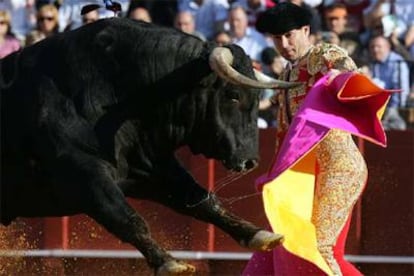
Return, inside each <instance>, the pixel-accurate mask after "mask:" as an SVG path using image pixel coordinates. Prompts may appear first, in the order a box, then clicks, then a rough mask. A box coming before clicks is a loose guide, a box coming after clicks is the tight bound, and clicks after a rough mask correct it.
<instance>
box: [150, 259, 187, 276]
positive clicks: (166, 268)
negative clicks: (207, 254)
mask: <svg viewBox="0 0 414 276" xmlns="http://www.w3.org/2000/svg"><path fill="white" fill-rule="evenodd" d="M194 274H195V267H194V266H192V265H189V264H187V263H184V262H180V261H176V260H172V261H168V262H166V263H165V264H163V265H162V266H161V267H159V268H158V269H157V271H156V273H155V275H157V276H170V275H171V276H172V275H174V276H180V275H182V276H187V275H194Z"/></svg>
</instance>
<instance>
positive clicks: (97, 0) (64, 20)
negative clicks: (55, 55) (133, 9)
mask: <svg viewBox="0 0 414 276" xmlns="http://www.w3.org/2000/svg"><path fill="white" fill-rule="evenodd" d="M116 2H118V3H120V4H121V8H122V11H126V10H127V8H128V6H129V0H116ZM90 4H99V5H103V4H104V1H102V0H64V1H63V3H62V5H61V6H60V8H59V27H60V31H67V30H71V29H74V28H77V27H79V26H81V25H82V16H81V11H82V8H83V7H84V6H86V5H90ZM113 16H114V12H112V11H109V10H107V9H105V8H101V9H99V18H106V17H113Z"/></svg>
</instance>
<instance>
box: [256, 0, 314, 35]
mask: <svg viewBox="0 0 414 276" xmlns="http://www.w3.org/2000/svg"><path fill="white" fill-rule="evenodd" d="M311 19H312V14H311V12H310V11H308V10H307V9H305V8H302V7H299V6H297V5H295V4H292V3H290V2H283V3H279V4H277V5H276V6H275V7H273V8H270V9H268V10H266V11H265V12H263V13H262V14H260V16H259V17H258V19H257V21H256V29H257V30H258V31H259V32H261V33H270V34H274V35H278V34H284V33H286V32H289V31H291V30H294V29H299V28H301V27H303V26H306V25H310V22H311Z"/></svg>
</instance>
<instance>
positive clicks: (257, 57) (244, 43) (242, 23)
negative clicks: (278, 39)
mask: <svg viewBox="0 0 414 276" xmlns="http://www.w3.org/2000/svg"><path fill="white" fill-rule="evenodd" d="M229 26H230V36H231V38H232V42H233V43H234V44H237V45H239V46H240V47H242V48H243V50H244V51H245V52H246V54H247V55H248V56H250V58H251V59H252V61H253V62H255V63H257V65H258V66H260V64H261V62H262V60H261V54H262V51H263V49H264V48H266V47H268V46H272V45H273V44H272V43H271V42H270V41H268V40H266V38H265V36H264V35H262V34H261V33H259V32H258V31H256V29H254V28H252V27H249V26H248V20H247V14H246V11H245V10H244V9H243V7H241V6H239V5H236V6H233V7H232V8H231V9H230V12H229Z"/></svg>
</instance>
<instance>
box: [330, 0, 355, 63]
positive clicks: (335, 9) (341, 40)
mask: <svg viewBox="0 0 414 276" xmlns="http://www.w3.org/2000/svg"><path fill="white" fill-rule="evenodd" d="M323 18H324V23H325V24H324V25H325V28H326V29H325V31H326V32H327V33H326V32H324V33H323V34H322V40H324V41H326V42H329V43H333V44H336V45H339V46H340V47H342V48H344V49H345V50H347V52H348V54H349V55H350V56H351V57H352V58H353V59H356V58H358V57H360V56H361V55H363V47H362V42H361V40H360V38H359V33H358V32H354V31H349V29H348V25H347V24H348V12H347V9H346V6H345V5H344V4H340V3H339V4H332V5H329V6H326V7H325V8H324V17H323ZM325 35H327V37H324V36H325Z"/></svg>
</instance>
